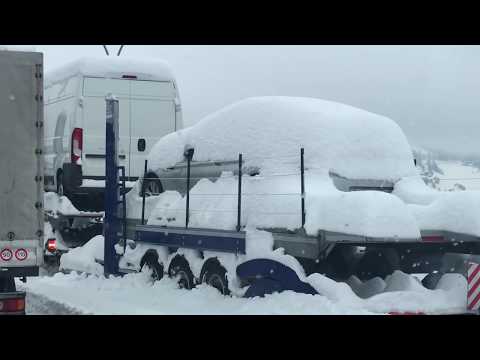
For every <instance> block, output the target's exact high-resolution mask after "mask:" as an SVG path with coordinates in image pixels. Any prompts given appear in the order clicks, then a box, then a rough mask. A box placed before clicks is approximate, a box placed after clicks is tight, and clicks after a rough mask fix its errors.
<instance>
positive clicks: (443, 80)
mask: <svg viewBox="0 0 480 360" xmlns="http://www.w3.org/2000/svg"><path fill="white" fill-rule="evenodd" d="M34 47H35V49H36V50H37V51H41V52H43V53H44V56H45V65H44V66H45V70H46V71H49V70H52V69H54V68H56V67H58V66H61V65H63V64H64V63H66V62H68V61H71V60H75V59H77V58H78V57H81V56H106V55H105V52H104V50H103V48H102V46H101V45H85V46H78V45H75V46H71V45H64V46H62V45H55V46H54V45H34ZM118 47H119V46H118V45H108V49H109V51H110V54H111V55H113V56H114V55H115V54H116V52H117V49H118ZM121 56H128V57H153V58H161V59H164V60H166V61H167V62H168V63H169V64H170V65H171V67H172V69H173V71H174V73H175V75H176V78H177V81H178V86H179V90H180V97H181V100H182V108H183V111H184V113H183V114H184V121H185V124H186V125H187V126H188V125H191V124H193V123H195V122H196V121H198V120H199V119H201V118H202V117H203V116H205V115H207V114H209V113H211V112H213V111H216V110H217V109H219V108H221V107H223V106H225V105H228V104H230V103H232V102H235V101H238V100H240V99H242V98H245V97H249V96H263V95H285V96H307V97H316V98H322V99H327V100H333V101H339V102H343V103H346V104H349V105H352V106H356V107H359V108H363V109H365V110H368V111H371V112H375V113H378V114H382V115H385V116H388V117H390V118H392V119H393V120H394V121H396V122H397V123H398V124H399V125H400V126H401V127H402V129H403V130H404V132H405V133H406V134H407V137H408V139H409V141H410V143H411V144H412V145H414V146H421V147H424V148H426V149H430V150H437V151H438V150H440V151H445V152H447V153H452V154H456V155H458V156H462V157H470V158H480V147H479V145H478V140H477V138H478V137H479V136H480V125H479V121H478V118H479V114H480V102H479V101H478V97H479V94H480V92H479V86H480V76H479V75H480V61H479V60H480V46H422V45H416V46H399V45H395V46H277V45H275V46H263V45H262V46H259V45H257V46H243V45H242V46H240V45H232V46H219V45H215V46H200V45H195V46H187V45H182V46H180V45H179V46H172V45H168V46H167V45H157V46H152V45H145V46H142V45H135V46H134V45H126V46H125V48H124V49H123V51H122V54H121Z"/></svg>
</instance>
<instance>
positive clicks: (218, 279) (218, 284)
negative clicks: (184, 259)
mask: <svg viewBox="0 0 480 360" xmlns="http://www.w3.org/2000/svg"><path fill="white" fill-rule="evenodd" d="M202 283H205V284H207V285H210V286H212V287H214V288H215V289H217V290H218V291H220V293H221V294H222V295H230V290H229V289H228V280H227V270H225V268H224V267H223V266H222V265H220V263H219V262H218V261H212V262H210V264H208V265H207V268H206V270H205V272H204V274H203V276H202Z"/></svg>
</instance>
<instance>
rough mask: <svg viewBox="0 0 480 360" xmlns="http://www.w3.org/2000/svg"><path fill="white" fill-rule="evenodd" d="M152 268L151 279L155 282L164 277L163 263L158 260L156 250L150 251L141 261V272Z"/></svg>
mask: <svg viewBox="0 0 480 360" xmlns="http://www.w3.org/2000/svg"><path fill="white" fill-rule="evenodd" d="M146 270H151V279H152V281H153V282H155V281H159V280H161V279H162V278H163V265H162V264H160V263H159V262H158V254H157V253H156V251H152V252H149V251H147V252H146V254H145V255H144V256H143V258H142V261H141V262H140V272H143V271H146Z"/></svg>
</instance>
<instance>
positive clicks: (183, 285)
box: [168, 255, 195, 290]
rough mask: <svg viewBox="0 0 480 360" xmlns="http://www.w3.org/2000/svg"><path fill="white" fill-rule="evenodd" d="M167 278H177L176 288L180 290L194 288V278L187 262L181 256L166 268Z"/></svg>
mask: <svg viewBox="0 0 480 360" xmlns="http://www.w3.org/2000/svg"><path fill="white" fill-rule="evenodd" d="M168 276H169V277H171V278H172V279H174V278H178V287H179V288H180V289H187V290H190V289H193V288H194V287H195V277H194V276H193V273H192V270H191V269H190V265H189V263H188V261H187V260H186V259H185V257H183V256H180V255H179V256H176V257H175V258H174V259H173V260H172V262H171V263H170V266H169V267H168Z"/></svg>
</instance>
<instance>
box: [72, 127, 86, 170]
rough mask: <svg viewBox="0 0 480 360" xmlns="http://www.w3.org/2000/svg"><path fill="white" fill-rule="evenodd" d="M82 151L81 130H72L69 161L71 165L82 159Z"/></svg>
mask: <svg viewBox="0 0 480 360" xmlns="http://www.w3.org/2000/svg"><path fill="white" fill-rule="evenodd" d="M82 150H83V130H82V129H80V128H75V129H73V133H72V149H71V161H72V164H76V163H77V162H78V160H80V159H81V157H82Z"/></svg>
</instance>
